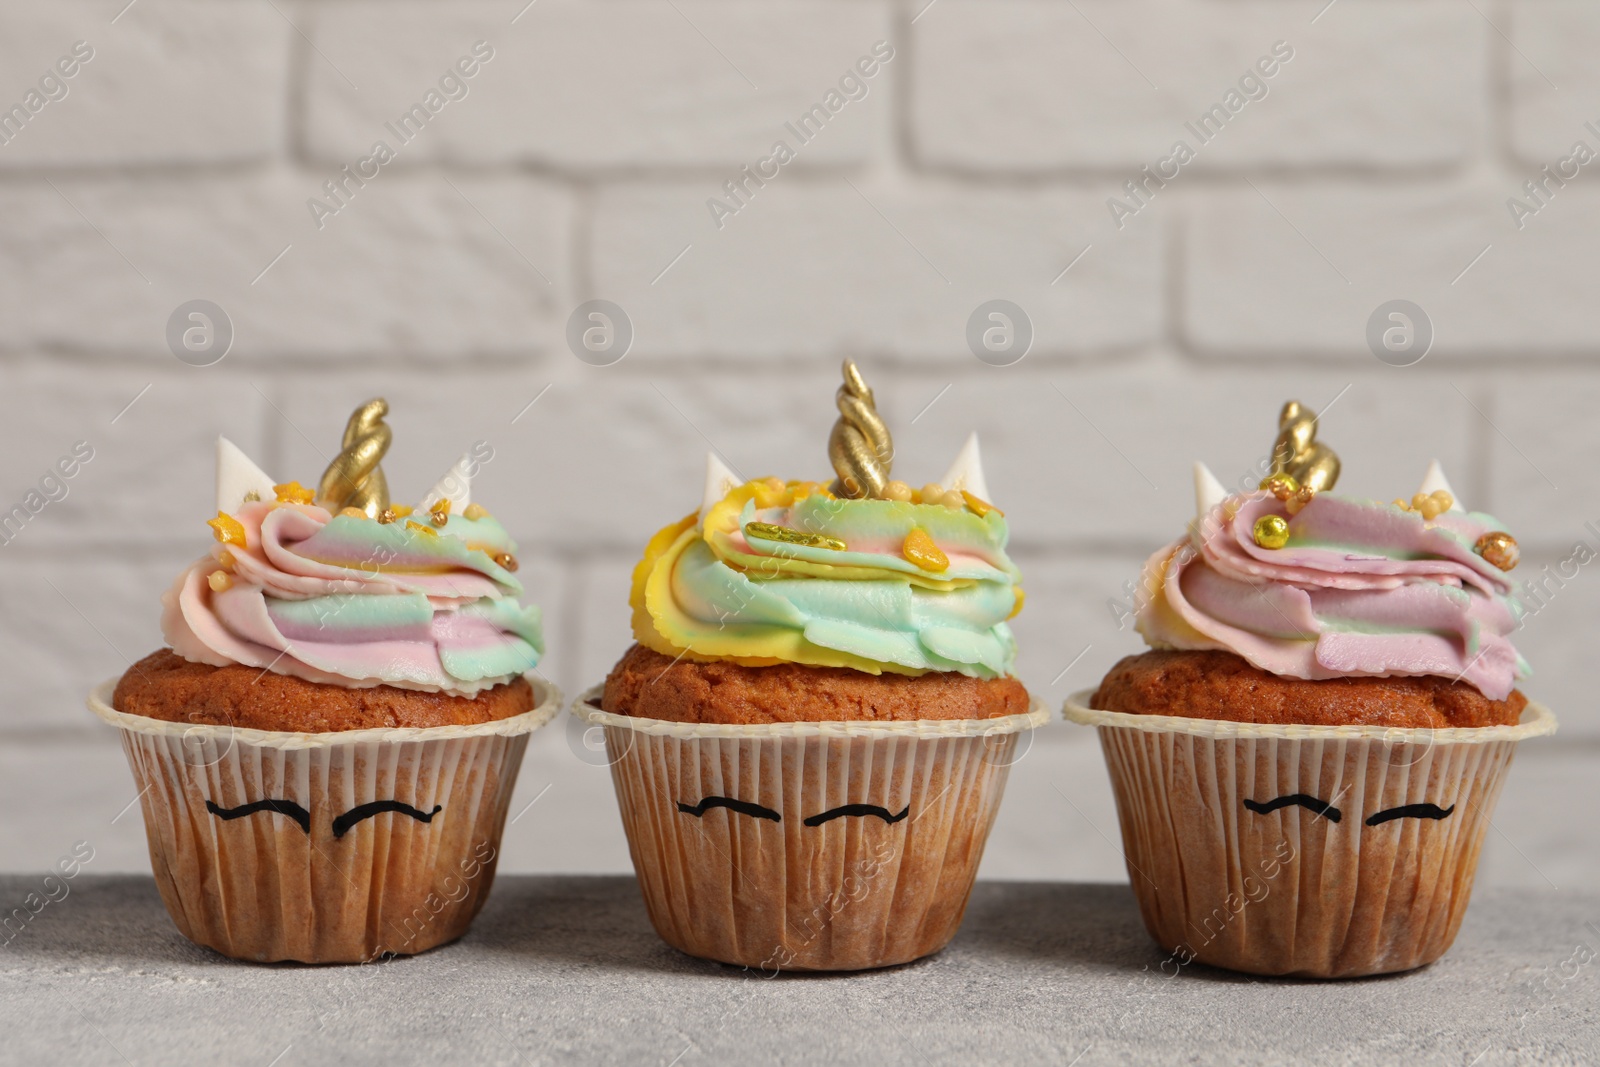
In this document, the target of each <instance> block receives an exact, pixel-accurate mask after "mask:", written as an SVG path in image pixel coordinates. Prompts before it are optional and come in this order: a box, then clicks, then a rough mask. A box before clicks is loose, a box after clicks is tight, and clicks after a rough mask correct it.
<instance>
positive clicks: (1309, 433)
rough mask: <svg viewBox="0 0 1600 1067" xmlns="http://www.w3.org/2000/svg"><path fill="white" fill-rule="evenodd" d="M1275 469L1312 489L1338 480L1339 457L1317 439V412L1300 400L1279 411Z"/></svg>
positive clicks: (1290, 402) (1331, 486)
mask: <svg viewBox="0 0 1600 1067" xmlns="http://www.w3.org/2000/svg"><path fill="white" fill-rule="evenodd" d="M1272 473H1273V474H1287V475H1289V476H1290V477H1291V478H1293V479H1294V480H1295V481H1296V482H1297V483H1299V485H1300V486H1301V487H1302V488H1305V489H1309V490H1310V491H1311V492H1312V493H1321V492H1323V491H1325V490H1328V489H1332V488H1333V484H1334V483H1335V482H1337V481H1338V480H1339V457H1338V456H1336V455H1334V452H1333V449H1331V448H1329V447H1328V446H1327V445H1325V444H1322V443H1321V442H1319V441H1318V440H1317V413H1316V412H1314V411H1312V410H1311V409H1310V408H1308V407H1305V406H1304V405H1302V404H1301V403H1300V401H1298V400H1291V401H1289V402H1288V403H1287V404H1284V405H1283V411H1282V412H1280V413H1279V415H1278V439H1277V440H1276V441H1274V442H1273V444H1272Z"/></svg>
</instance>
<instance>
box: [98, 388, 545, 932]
mask: <svg viewBox="0 0 1600 1067" xmlns="http://www.w3.org/2000/svg"><path fill="white" fill-rule="evenodd" d="M387 410H388V408H387V405H386V404H385V403H384V402H383V401H382V400H375V401H371V402H369V403H368V404H365V405H363V406H362V407H361V408H359V409H358V410H357V411H356V413H355V414H354V415H353V416H352V417H351V420H350V424H349V425H348V426H347V428H346V431H345V438H344V443H343V448H342V450H341V452H340V453H339V455H338V457H337V458H335V460H334V461H333V463H332V464H330V466H329V468H328V470H327V472H326V473H325V474H324V476H323V478H322V481H321V483H320V485H319V487H318V488H317V489H316V490H315V491H313V490H311V489H308V488H304V487H302V486H301V485H300V484H299V483H297V482H285V483H275V482H274V481H273V480H272V479H271V478H270V477H268V476H267V475H266V474H264V473H263V472H262V471H261V470H260V468H258V467H257V466H256V465H255V464H254V463H252V462H251V461H250V460H249V459H248V458H246V457H245V455H244V454H243V453H242V452H241V451H239V449H238V448H236V447H235V446H234V445H232V444H231V443H230V442H228V441H227V440H225V439H219V442H218V472H217V514H216V517H215V518H213V519H211V520H209V522H208V525H209V526H210V527H211V531H212V534H213V537H214V543H213V545H212V548H211V550H210V551H209V552H208V553H207V554H205V555H204V556H202V557H200V558H199V559H198V560H196V561H195V562H194V563H193V564H191V565H190V566H189V567H188V568H186V569H185V570H184V571H183V573H181V574H180V575H179V576H178V578H177V580H176V581H175V582H174V583H173V586H172V588H171V589H170V590H168V592H167V593H166V594H165V595H164V596H163V598H162V604H163V611H162V617H161V625H162V632H163V635H164V636H165V638H166V640H167V644H168V645H169V646H170V647H168V648H165V649H162V650H160V651H158V652H155V653H152V654H151V655H149V656H147V657H145V658H144V659H143V660H141V661H139V662H138V663H136V664H134V665H133V666H131V667H130V668H129V669H128V671H127V672H126V673H125V674H124V675H123V676H122V677H121V678H119V679H113V680H111V681H109V682H107V683H105V684H104V685H102V686H100V687H99V688H97V689H96V690H95V692H94V693H93V694H92V695H91V697H90V707H91V708H92V709H93V710H94V711H95V712H96V713H97V714H99V715H100V716H101V717H102V718H104V719H105V720H106V721H108V722H110V723H112V724H113V725H115V726H117V727H119V728H120V729H121V730H122V735H123V743H124V748H125V749H126V751H127V755H128V759H129V763H130V765H131V766H132V768H133V773H134V777H135V779H136V781H137V784H138V785H139V787H140V803H141V805H142V808H143V814H144V819H145V829H146V833H147V836H148V839H149V844H150V856H151V863H152V866H153V868H154V870H155V875H156V883H157V886H158V887H159V889H160V891H161V895H162V899H163V900H164V901H165V903H166V905H167V910H168V912H169V913H170V914H171V915H172V918H173V921H174V923H176V925H177V927H178V929H179V930H180V931H181V932H182V933H183V934H184V935H185V936H187V937H189V938H190V939H191V940H193V941H195V942H197V943H199V944H202V945H206V946H208V947H211V948H214V949H216V950H217V951H219V952H222V953H224V954H226V955H229V956H233V957H236V958H240V959H249V960H257V961H264V962H265V961H276V960H298V961H302V962H307V963H332V962H360V961H365V960H370V959H373V958H376V957H377V956H379V955H382V954H386V953H393V954H405V953H413V952H420V951H422V950H424V949H427V948H430V947H432V946H434V945H437V944H441V943H443V942H446V941H450V940H453V939H455V938H456V937H459V936H460V935H461V934H462V933H464V932H465V931H466V929H467V926H468V924H469V923H470V922H471V920H472V917H473V916H474V915H475V914H476V913H477V911H478V909H479V908H481V907H482V905H483V901H484V899H485V897H486V896H487V894H488V891H489V887H490V885H491V883H492V881H493V877H494V870H495V862H496V859H497V857H498V853H499V848H500V836H501V831H502V829H503V827H504V824H505V818H506V812H507V809H508V806H509V804H510V801H511V792H512V787H513V785H514V783H515V780H516V774H517V769H518V767H519V765H520V763H521V759H522V754H523V751H524V749H525V748H526V746H527V742H528V735H529V733H530V732H531V731H532V730H534V729H535V728H537V727H538V726H540V725H542V724H543V723H545V722H547V721H548V720H549V719H550V717H551V716H553V715H554V713H555V711H556V710H557V709H558V707H559V705H560V694H559V693H558V692H557V691H556V690H555V688H554V687H553V686H551V685H550V684H549V683H547V682H545V681H543V680H542V679H539V678H536V677H534V676H533V671H534V668H535V667H536V665H537V663H538V661H539V657H540V654H541V652H542V650H543V635H542V631H541V626H540V616H539V611H538V609H537V608H535V607H531V606H525V605H523V604H521V603H519V601H518V599H517V598H518V597H519V596H520V595H521V593H522V591H523V590H522V585H521V583H520V582H518V580H517V578H516V576H515V571H516V570H517V560H516V555H515V552H516V545H515V544H514V543H513V542H512V540H511V538H510V537H509V536H508V535H507V534H506V531H505V529H504V528H503V527H502V526H501V525H500V524H499V523H498V522H497V521H496V520H495V519H494V517H493V516H492V515H490V514H489V512H488V511H487V510H485V509H484V508H483V507H482V506H481V505H479V504H476V503H474V502H473V501H472V500H471V479H472V475H473V473H475V471H476V469H477V467H478V466H479V465H481V464H482V463H483V462H485V461H486V460H487V459H488V458H490V457H491V456H492V450H491V449H490V448H489V446H488V445H487V444H486V443H483V444H480V445H478V446H475V447H474V449H473V451H472V452H469V453H468V454H467V455H466V456H464V457H463V458H462V460H461V461H460V462H459V463H457V464H456V466H455V467H453V468H452V469H451V471H450V472H449V473H448V474H447V475H446V476H445V478H444V479H443V480H442V481H441V482H440V483H439V484H438V485H437V486H436V487H435V488H434V489H433V490H432V491H431V492H429V493H428V494H426V495H425V496H423V498H422V499H421V500H420V502H419V503H418V504H417V505H415V506H414V507H407V506H404V505H399V504H394V503H391V502H390V500H389V498H388V486H387V482H386V481H385V480H384V476H383V471H382V469H381V468H380V467H379V465H378V461H379V460H380V459H381V458H382V456H383V454H384V452H385V451H386V450H387V448H388V444H389V428H388V426H387V425H386V424H385V423H384V421H383V419H384V415H385V414H386V413H387Z"/></svg>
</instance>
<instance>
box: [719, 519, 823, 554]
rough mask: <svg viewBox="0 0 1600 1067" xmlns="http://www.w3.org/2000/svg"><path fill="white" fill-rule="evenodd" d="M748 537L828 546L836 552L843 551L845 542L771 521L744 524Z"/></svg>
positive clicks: (808, 545) (809, 545) (812, 545)
mask: <svg viewBox="0 0 1600 1067" xmlns="http://www.w3.org/2000/svg"><path fill="white" fill-rule="evenodd" d="M744 535H745V536H746V537H755V538H759V539H760V540H762V541H777V542H779V543H780V544H785V545H804V546H805V547H806V548H826V549H830V550H831V551H834V552H843V551H844V550H845V543H844V542H843V541H841V540H839V539H838V538H837V537H829V536H828V535H827V534H819V533H806V532H805V531H804V530H795V529H791V528H790V527H788V526H774V525H773V524H772V523H770V522H747V523H745V524H744Z"/></svg>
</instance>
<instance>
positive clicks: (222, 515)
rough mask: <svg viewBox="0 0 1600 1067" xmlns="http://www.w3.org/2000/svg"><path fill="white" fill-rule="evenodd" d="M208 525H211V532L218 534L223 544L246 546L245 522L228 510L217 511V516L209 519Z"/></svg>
mask: <svg viewBox="0 0 1600 1067" xmlns="http://www.w3.org/2000/svg"><path fill="white" fill-rule="evenodd" d="M206 525H207V526H209V527H211V532H212V533H214V534H216V535H217V540H218V541H221V542H222V543H223V544H225V545H238V546H239V547H240V548H243V547H245V536H244V523H242V522H240V521H239V520H238V519H236V518H234V517H233V516H232V515H229V514H228V513H227V512H225V511H219V512H217V517H216V518H214V519H207V520H206Z"/></svg>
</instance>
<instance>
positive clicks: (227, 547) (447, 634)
mask: <svg viewBox="0 0 1600 1067" xmlns="http://www.w3.org/2000/svg"><path fill="white" fill-rule="evenodd" d="M387 411H388V406H387V405H386V404H385V403H384V402H383V401H382V400H374V401H370V402H369V403H367V404H365V405H363V406H362V407H361V408H359V409H357V411H356V413H355V414H354V415H352V416H351V419H350V423H349V426H348V427H347V428H346V430H345V438H344V448H343V450H342V451H341V452H340V454H339V456H338V457H337V458H335V460H334V461H333V463H332V464H330V466H329V468H328V470H327V472H325V473H324V475H323V478H322V482H321V485H320V487H319V489H318V490H317V491H316V492H313V491H312V490H310V489H307V488H304V487H302V486H301V485H300V484H299V483H298V482H287V483H274V482H273V481H272V479H271V478H270V477H268V476H267V475H266V474H264V473H263V472H262V471H261V470H260V468H258V467H257V466H256V465H255V464H254V463H252V462H251V461H250V460H249V459H248V458H246V457H245V455H244V454H243V453H242V452H241V451H239V449H238V448H237V447H235V446H234V445H233V444H232V443H231V442H229V441H227V440H226V439H219V440H218V462H217V516H216V518H214V519H211V520H210V521H209V523H208V525H210V526H211V528H212V531H213V533H214V534H215V537H216V541H217V543H216V544H215V545H214V546H213V547H212V549H211V551H210V553H209V554H207V555H205V556H203V557H201V558H200V559H199V560H197V561H195V562H194V563H193V564H192V565H191V566H190V567H188V568H187V569H186V570H185V571H184V572H183V573H182V574H180V575H179V576H178V578H177V581H176V582H175V583H174V584H173V586H172V588H171V589H170V590H168V591H167V593H166V594H164V595H163V597H162V607H163V610H162V616H161V629H162V633H163V635H164V636H165V637H166V640H167V643H168V644H170V645H171V646H172V648H173V650H174V651H175V652H176V653H177V654H178V655H180V656H182V657H183V658H184V659H187V660H191V661H194V662H198V663H207V664H212V665H214V666H219V667H221V666H227V665H229V664H243V665H245V666H249V667H258V668H261V669H262V670H270V671H273V672H276V673H279V674H286V675H293V676H295V677H297V678H301V679H304V680H306V681H310V682H318V683H323V684H330V685H339V686H347V687H356V688H362V687H369V686H377V685H389V686H396V687H398V688H402V689H417V690H424V691H429V692H441V693H448V694H453V695H458V696H467V697H470V696H473V695H475V694H477V693H478V692H480V691H482V690H485V689H490V688H492V687H494V686H496V685H500V684H502V683H505V682H509V681H512V680H514V679H516V678H518V677H520V676H521V675H522V674H523V673H524V672H526V671H528V670H531V669H532V668H533V667H534V666H535V665H536V664H537V663H538V662H539V657H540V655H541V654H542V652H543V649H544V638H543V633H542V630H541V626H540V616H539V609H538V608H536V607H533V606H524V605H522V604H519V603H518V602H517V600H516V598H517V597H518V596H520V595H521V593H522V585H521V583H520V582H518V581H517V579H516V576H515V575H514V574H513V573H512V572H513V571H515V570H516V569H517V561H516V556H515V552H516V544H515V543H514V542H513V541H512V540H511V538H510V536H509V535H507V533H506V531H505V529H504V528H503V527H502V526H501V525H500V524H499V523H498V522H497V521H495V519H494V518H493V516H491V515H490V514H489V513H488V512H487V511H486V510H484V508H483V507H482V506H481V505H477V504H474V503H472V502H471V499H470V492H471V477H472V474H473V473H475V472H476V470H477V468H478V466H479V465H481V464H482V463H483V462H485V461H486V459H488V458H490V457H492V455H493V450H492V448H490V446H489V445H488V444H487V443H486V442H485V443H480V444H479V445H477V446H474V449H473V451H472V452H469V453H468V454H467V455H465V456H463V457H462V459H461V460H460V461H459V462H458V463H457V464H456V465H455V466H454V467H453V468H451V471H450V472H449V473H448V474H447V475H446V476H445V477H444V479H443V480H441V481H440V483H439V484H438V485H437V486H436V487H435V488H434V489H433V490H432V491H431V492H429V493H428V494H427V495H426V496H424V497H423V498H422V501H421V502H420V503H419V504H418V505H417V506H415V507H406V506H403V505H395V504H391V503H390V502H389V500H388V489H387V484H386V483H385V481H384V480H383V473H382V470H381V468H379V467H378V461H379V460H380V459H381V458H382V456H383V453H384V452H385V451H386V450H387V448H388V444H389V428H388V426H387V425H385V424H384V423H383V416H384V415H385V414H386V413H387Z"/></svg>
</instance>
